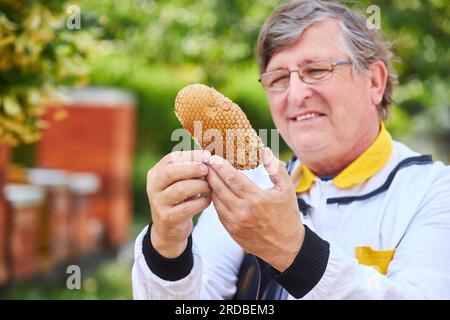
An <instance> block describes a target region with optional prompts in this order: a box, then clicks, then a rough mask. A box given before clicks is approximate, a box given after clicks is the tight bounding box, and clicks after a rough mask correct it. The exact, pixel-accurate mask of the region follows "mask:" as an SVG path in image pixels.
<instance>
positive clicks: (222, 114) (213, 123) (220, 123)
mask: <svg viewBox="0 0 450 320" xmlns="http://www.w3.org/2000/svg"><path fill="white" fill-rule="evenodd" d="M175 114H176V116H177V118H178V120H180V122H181V124H182V126H183V127H184V128H185V129H186V130H187V131H188V132H189V134H190V135H191V136H192V138H193V139H194V140H195V141H196V142H197V143H198V145H199V146H200V147H201V148H202V149H204V150H208V151H210V152H211V154H216V155H219V156H221V157H223V158H225V159H227V160H228V161H229V162H230V163H231V164H232V165H233V167H235V168H236V169H240V170H248V169H253V168H255V167H257V166H258V165H259V164H260V163H261V157H262V151H263V149H264V143H263V142H262V140H261V138H260V137H259V136H258V135H257V134H256V131H255V130H254V129H253V128H252V126H251V124H250V121H249V120H248V119H247V116H246V115H245V113H244V112H243V111H242V110H241V108H240V107H239V106H238V105H237V104H236V103H234V102H233V101H231V100H230V99H228V98H227V97H225V96H224V95H223V94H221V93H220V92H218V91H217V90H215V89H214V88H210V87H208V86H206V85H203V84H191V85H188V86H186V87H184V88H182V89H181V90H180V91H179V92H178V94H177V96H176V98H175Z"/></svg>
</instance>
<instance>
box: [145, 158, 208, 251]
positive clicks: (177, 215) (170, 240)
mask: <svg viewBox="0 0 450 320" xmlns="http://www.w3.org/2000/svg"><path fill="white" fill-rule="evenodd" d="M209 156H210V153H209V152H208V151H202V150H195V151H177V152H172V153H170V154H168V155H166V156H165V157H164V158H162V159H161V161H159V162H158V163H157V164H156V165H155V166H154V167H153V168H152V169H150V170H149V172H148V174H147V196H148V201H149V203H150V208H151V213H152V221H153V226H152V229H151V234H150V238H151V242H152V245H153V247H154V248H155V249H156V251H158V253H159V254H161V255H162V256H164V257H166V258H176V257H178V256H179V255H181V254H182V253H183V251H184V249H185V248H186V246H187V239H188V237H189V235H190V234H191V232H192V217H193V216H194V215H195V214H197V213H199V212H200V211H202V210H204V209H206V207H208V205H209V204H210V202H211V199H210V197H209V196H205V195H201V194H202V193H206V192H209V191H211V189H210V187H209V185H208V182H206V180H205V177H206V175H207V174H208V171H209V168H208V166H207V165H206V164H205V163H206V162H207V161H208V159H209Z"/></svg>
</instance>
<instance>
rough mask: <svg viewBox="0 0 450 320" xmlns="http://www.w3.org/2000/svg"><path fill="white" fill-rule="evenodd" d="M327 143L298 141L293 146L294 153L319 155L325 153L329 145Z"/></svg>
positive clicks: (321, 141)
mask: <svg viewBox="0 0 450 320" xmlns="http://www.w3.org/2000/svg"><path fill="white" fill-rule="evenodd" d="M328 144H329V143H327V142H326V141H323V140H317V139H310V140H308V141H296V142H295V143H294V146H293V149H294V150H293V151H294V152H295V153H296V154H297V153H305V154H306V153H318V152H321V151H323V150H324V149H325V148H326V147H327V145H328Z"/></svg>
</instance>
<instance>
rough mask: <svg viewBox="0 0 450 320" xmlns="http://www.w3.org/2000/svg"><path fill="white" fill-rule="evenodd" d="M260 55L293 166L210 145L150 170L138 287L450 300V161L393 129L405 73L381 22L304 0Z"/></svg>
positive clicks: (171, 293) (146, 292) (157, 294)
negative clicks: (220, 152) (242, 167)
mask: <svg viewBox="0 0 450 320" xmlns="http://www.w3.org/2000/svg"><path fill="white" fill-rule="evenodd" d="M258 59H259V68H260V73H261V74H260V81H261V83H262V85H263V87H264V89H265V91H266V92H267V96H268V100H269V104H270V111H271V114H272V118H273V121H274V123H275V125H276V127H277V128H278V129H279V132H280V133H281V136H282V137H283V138H284V140H285V141H286V143H287V144H288V145H289V147H290V148H291V149H292V151H293V153H294V157H293V158H292V160H291V161H290V162H289V163H288V165H287V170H286V169H285V168H284V166H283V165H282V164H281V162H280V161H279V160H278V159H276V158H275V157H274V155H273V154H272V153H271V152H270V150H268V149H266V150H265V152H264V156H263V164H264V165H263V166H261V167H258V168H257V169H255V170H253V171H251V172H250V173H248V174H244V173H241V172H239V171H236V170H235V169H234V168H233V167H232V166H231V165H230V164H228V163H227V162H226V161H225V160H223V159H221V158H219V157H217V156H212V157H209V154H208V153H207V152H203V156H202V157H193V159H197V160H192V161H184V162H177V161H174V160H173V157H170V155H168V156H166V157H164V158H163V159H162V160H161V161H160V162H159V163H158V164H157V165H155V167H153V168H152V169H151V170H150V171H149V173H148V184H147V193H148V198H149V202H150V206H151V212H152V224H151V225H150V226H149V227H148V228H145V229H144V230H143V231H142V233H141V234H140V235H139V236H138V238H137V240H136V247H135V264H134V267H133V273H132V276H133V293H134V297H135V298H136V299H232V298H240V297H245V298H250V297H252V298H258V299H299V298H304V299H404V298H406V299H411V298H412V299H423V298H438V299H448V298H450V250H448V244H450V168H449V167H446V166H444V165H443V164H442V163H440V162H434V163H433V162H432V160H431V157H429V156H423V155H419V154H417V153H416V152H414V151H412V150H411V149H409V148H408V147H406V146H405V145H403V144H401V143H399V142H396V141H392V139H391V136H390V135H389V133H388V132H387V130H386V129H385V127H384V125H383V120H385V119H386V118H387V116H388V107H389V105H390V104H391V103H392V98H391V93H392V88H393V84H394V82H395V75H394V74H393V72H392V71H391V67H390V63H389V61H390V52H389V50H388V49H387V47H386V45H385V43H384V42H383V41H382V40H381V39H380V37H379V36H378V34H377V33H376V31H374V30H370V29H368V28H367V26H366V21H365V19H364V18H363V17H362V16H360V15H358V14H356V13H354V12H352V11H350V10H349V9H348V8H346V7H344V6H342V5H339V4H335V3H329V2H323V1H294V2H290V3H287V4H285V5H283V6H281V7H280V8H279V9H278V10H277V11H275V12H274V13H273V14H272V16H271V17H270V18H269V19H268V21H267V22H266V24H265V25H264V27H263V29H262V31H261V33H260V37H259V46H258ZM196 152H197V153H199V152H202V151H192V152H190V153H191V155H194V154H195V153H196ZM198 158H200V160H198ZM270 168H272V170H269V169H270ZM273 168H276V170H273ZM266 171H268V173H269V175H267V174H265V172H266ZM208 191H211V193H210V197H209V196H205V195H204V193H205V192H208ZM199 194H201V195H199ZM211 201H212V203H211ZM205 208H206V210H205V211H204V212H203V214H202V215H201V217H200V219H199V221H198V224H197V225H196V227H195V228H194V230H193V224H192V219H191V218H192V216H193V215H195V214H196V213H198V212H199V211H201V210H204V209H205ZM248 263H250V264H252V263H253V266H254V267H255V269H253V271H254V273H253V274H254V275H256V280H255V279H254V278H253V279H252V278H251V277H249V274H248V273H245V270H246V265H247V264H248ZM255 270H256V271H255ZM243 277H247V278H246V279H247V280H248V283H252V281H256V283H257V285H256V286H255V288H256V289H255V290H256V291H255V292H253V293H251V292H250V291H251V290H250V289H249V288H244V286H242V278H243ZM239 280H241V281H239ZM243 290H244V291H245V290H247V292H246V294H247V295H243V293H242V291H243ZM249 290H250V291H249ZM249 292H250V293H251V294H252V296H249V295H248V294H249Z"/></svg>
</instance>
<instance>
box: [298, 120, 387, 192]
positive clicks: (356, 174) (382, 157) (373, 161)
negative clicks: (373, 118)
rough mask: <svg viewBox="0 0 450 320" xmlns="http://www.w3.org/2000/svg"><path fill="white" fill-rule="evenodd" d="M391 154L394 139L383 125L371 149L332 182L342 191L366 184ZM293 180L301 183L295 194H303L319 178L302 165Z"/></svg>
mask: <svg viewBox="0 0 450 320" xmlns="http://www.w3.org/2000/svg"><path fill="white" fill-rule="evenodd" d="M391 153H392V137H391V135H390V134H389V132H388V131H387V130H386V128H385V127H384V124H383V123H382V124H381V130H380V133H379V134H378V137H377V138H376V139H375V141H374V142H373V143H372V144H371V145H370V146H369V148H367V149H366V150H365V151H364V152H363V153H361V155H360V156H359V157H358V158H356V159H355V160H354V161H353V162H352V163H350V165H348V166H347V167H346V168H345V169H344V170H343V171H342V172H341V173H339V174H338V175H337V176H336V177H334V178H333V179H332V180H331V182H332V183H333V184H334V185H335V186H336V187H338V188H341V189H347V188H351V187H353V186H354V185H356V184H359V183H361V182H364V181H365V180H367V179H369V178H370V177H372V176H373V175H374V174H375V173H377V172H378V171H380V170H381V169H382V168H383V167H384V166H385V165H386V163H387V162H388V160H389V157H390V155H391ZM299 179H300V180H299ZM292 180H293V181H299V183H298V184H297V187H296V188H295V192H296V193H302V192H306V191H308V190H309V189H310V188H311V186H312V185H313V183H314V181H316V180H317V176H316V175H315V174H314V172H312V171H311V170H310V169H309V168H307V167H306V166H304V165H302V164H301V165H300V166H299V167H298V169H297V170H296V171H295V173H294V174H293V175H292Z"/></svg>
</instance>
